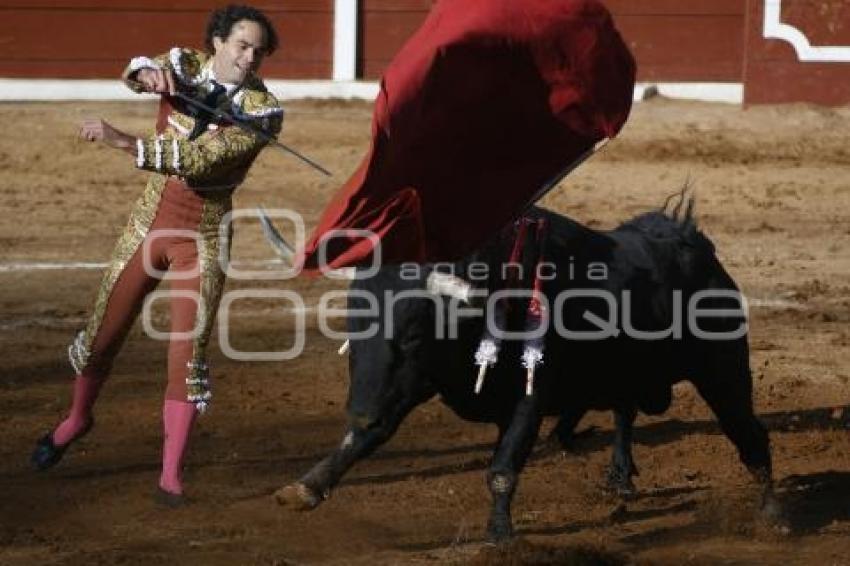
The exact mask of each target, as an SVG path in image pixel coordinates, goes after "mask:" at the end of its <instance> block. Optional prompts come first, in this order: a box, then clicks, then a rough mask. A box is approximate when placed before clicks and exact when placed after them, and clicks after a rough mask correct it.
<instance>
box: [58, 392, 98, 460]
mask: <svg viewBox="0 0 850 566" xmlns="http://www.w3.org/2000/svg"><path fill="white" fill-rule="evenodd" d="M101 385H103V380H102V379H96V378H93V377H88V376H85V375H78V376H77V377H75V378H74V398H73V400H72V401H71V412H70V414H69V415H68V418H66V419H65V420H64V421H62V422H61V423H59V426H58V427H56V430H54V431H53V443H54V444H56V445H57V446H64V445H66V444H68V443H69V442H71V441H72V440H74V438H75V437H76V436H77V435H78V434H80V433H81V432H82V431H83V429H84V428H85V426H86V424H87V423H88V422H89V419H91V410H92V407H93V406H94V402H95V400H96V399H97V394H98V393H99V392H100V386H101Z"/></svg>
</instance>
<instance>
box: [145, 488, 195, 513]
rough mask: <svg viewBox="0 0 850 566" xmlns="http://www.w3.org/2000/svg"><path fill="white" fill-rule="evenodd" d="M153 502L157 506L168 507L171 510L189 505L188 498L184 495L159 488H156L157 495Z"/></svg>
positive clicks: (154, 495) (155, 494) (154, 496)
mask: <svg viewBox="0 0 850 566" xmlns="http://www.w3.org/2000/svg"><path fill="white" fill-rule="evenodd" d="M153 500H154V502H155V503H156V504H157V505H161V506H163V507H168V508H170V509H177V508H178V507H183V506H185V505H187V504H188V503H189V502H188V501H187V500H186V496H185V495H183V494H182V493H171V492H170V491H166V490H164V489H162V488H161V487H159V486H157V488H156V493H154V494H153Z"/></svg>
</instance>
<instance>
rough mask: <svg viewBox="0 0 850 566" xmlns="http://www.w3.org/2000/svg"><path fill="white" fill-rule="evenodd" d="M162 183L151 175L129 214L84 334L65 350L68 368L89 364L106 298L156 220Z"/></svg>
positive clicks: (80, 367)
mask: <svg viewBox="0 0 850 566" xmlns="http://www.w3.org/2000/svg"><path fill="white" fill-rule="evenodd" d="M165 181H166V179H165V177H162V176H160V175H151V177H150V179H148V184H147V185H146V186H145V190H144V192H143V193H142V196H141V197H140V198H139V200H138V201H136V205H135V206H134V207H133V211H132V212H131V213H130V219H129V220H128V221H127V226H126V227H125V228H124V232H122V233H121V236H120V237H119V238H118V242H117V243H116V244H115V248H114V249H113V251H112V257H111V259H110V261H109V267H107V268H106V272H105V273H104V274H103V279H102V280H101V282H100V289H99V290H98V293H97V298H96V299H95V302H94V309H93V311H92V314H91V316H90V317H89V321H88V324H87V325H86V328H85V330H83V331H82V332H81V333H80V334H78V335H77V336H76V338H75V340H74V342H73V343H72V345H71V347H70V348H69V350H68V356H69V358H70V360H71V365H72V366H73V367H74V370H75V371H77V372H78V373H79V372H80V371H81V370H82V369H83V368H84V367H85V366H86V365H88V364H89V361H90V357H91V347H92V344H93V342H94V338H95V336H96V335H97V331H98V329H99V328H100V323H101V322H102V321H103V315H104V313H105V312H106V305H107V303H108V302H109V297H110V296H111V295H112V289H113V288H114V287H115V283H116V281H118V277H119V276H120V275H121V273H122V272H123V271H124V268H125V267H127V263H128V262H129V261H130V258H132V257H133V254H134V253H136V250H137V249H138V248H139V246H140V245H141V243H142V241H143V240H144V239H145V236H146V235H147V233H148V230H149V229H150V227H151V224H153V220H154V216H156V211H157V208H158V207H159V201H160V198H161V197H162V191H163V189H164V188H165Z"/></svg>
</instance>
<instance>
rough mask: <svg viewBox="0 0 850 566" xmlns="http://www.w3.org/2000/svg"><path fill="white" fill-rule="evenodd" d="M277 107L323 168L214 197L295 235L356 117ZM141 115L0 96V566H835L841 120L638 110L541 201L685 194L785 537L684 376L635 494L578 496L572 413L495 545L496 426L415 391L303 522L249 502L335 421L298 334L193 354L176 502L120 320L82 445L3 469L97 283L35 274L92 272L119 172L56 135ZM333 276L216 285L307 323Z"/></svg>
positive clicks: (849, 306) (133, 342)
mask: <svg viewBox="0 0 850 566" xmlns="http://www.w3.org/2000/svg"><path fill="white" fill-rule="evenodd" d="M288 112H289V113H288V118H287V122H286V124H285V131H284V135H283V136H282V140H283V141H285V142H287V143H290V144H292V145H294V146H296V147H298V148H299V149H300V150H301V151H303V152H305V153H306V154H308V155H310V156H312V157H314V158H316V159H317V160H318V161H320V162H322V163H323V164H324V165H326V166H327V167H329V168H330V169H332V170H333V171H335V172H336V175H335V177H334V178H333V179H324V178H323V177H321V176H320V175H317V174H315V173H314V172H312V171H311V170H309V169H307V168H305V167H303V166H302V165H301V164H299V163H298V162H296V161H294V160H293V159H291V158H289V157H287V156H285V155H283V154H279V153H277V152H274V151H271V150H267V151H266V152H264V153H263V155H261V157H260V159H259V162H258V163H257V166H256V167H255V168H254V170H253V171H252V173H251V175H250V177H249V179H248V181H247V182H246V183H245V185H244V186H243V187H242V189H241V190H240V191H239V193H238V195H237V199H236V202H237V205H238V206H244V207H253V206H255V205H257V204H260V203H262V204H264V205H265V206H266V207H286V208H290V209H293V210H296V211H298V212H300V213H301V214H303V216H304V218H305V221H306V223H307V226H308V228H309V227H311V226H312V225H313V224H314V223H315V222H316V219H317V216H318V214H319V213H320V211H321V209H322V207H323V205H324V203H326V202H327V200H328V199H329V197H330V195H331V194H332V193H333V191H334V190H335V189H336V187H337V186H338V185H339V184H341V183H342V181H344V179H345V178H346V177H347V175H348V174H349V173H350V172H351V171H352V170H353V168H354V167H355V165H356V164H357V163H358V161H359V159H360V156H361V155H362V154H363V153H364V151H365V149H366V146H367V144H368V141H369V122H370V112H371V109H370V106H369V105H367V104H359V103H350V104H343V103H332V102H327V103H319V102H299V103H292V104H290V105H289V106H288ZM154 113H155V107H154V106H153V105H151V104H148V103H137V104H123V103H109V104H94V103H91V104H83V103H79V104H76V103H75V104H56V105H46V104H4V105H2V106H0V119H2V122H3V123H5V124H7V126H9V127H8V128H7V131H6V135H4V136H3V137H2V138H0V171H2V173H3V176H2V184H0V192H2V200H1V201H0V211H2V213H3V219H4V220H3V222H2V224H0V303H2V310H0V349H1V350H0V352H2V355H0V438H2V441H0V563H2V564H27V565H29V564H115V563H122V564H157V563H166V562H168V563H171V562H173V561H174V560H175V559H176V558H178V557H179V558H181V559H183V560H188V561H189V563H195V564H296V563H298V564H300V563H310V564H316V563H321V564H375V563H380V564H397V563H401V564H407V563H416V564H425V563H427V564H443V563H458V564H521V563H534V564H559V563H564V561H565V560H567V559H568V558H571V557H572V558H582V557H584V558H585V559H586V561H585V562H576V563H588V564H593V563H600V561H601V562H602V563H605V561H606V560H607V563H615V564H616V563H622V562H629V563H640V564H681V563H691V564H720V563H723V564H800V565H803V564H806V565H809V564H850V363H849V361H848V355H847V352H848V344H850V325H848V322H850V253H848V249H850V174H848V173H850V143H849V142H850V136H848V132H850V108H844V109H836V110H829V109H823V108H817V107H811V106H787V107H760V108H751V109H747V110H743V109H740V108H738V107H735V106H725V105H712V104H702V103H684V102H674V101H669V100H662V99H655V100H652V101H649V102H646V103H643V104H640V105H638V106H637V107H636V109H635V111H634V114H633V117H632V119H631V121H630V122H629V124H628V126H627V127H626V129H625V130H624V131H623V133H622V135H621V137H620V138H619V139H618V140H617V141H615V142H614V143H612V144H611V145H610V146H609V147H608V148H607V149H606V151H605V153H604V154H603V155H600V156H598V157H596V158H594V160H593V161H592V162H590V163H588V164H586V165H585V166H584V167H582V168H581V169H580V170H578V171H577V172H575V173H574V174H573V175H572V176H571V177H570V178H569V180H568V181H566V182H564V183H563V184H562V186H561V187H559V188H558V189H557V190H556V191H555V192H554V193H553V194H552V195H551V196H549V197H548V198H547V199H546V201H545V204H546V205H548V206H550V207H552V208H554V209H555V210H557V211H559V212H563V213H566V214H569V215H571V216H573V217H575V218H577V219H578V220H581V221H583V222H586V223H589V224H590V225H592V226H595V227H612V226H614V225H616V224H617V223H619V222H620V221H623V220H625V219H627V218H629V217H630V216H632V215H634V214H636V213H639V212H642V211H645V210H647V209H649V208H652V207H656V206H658V205H659V204H660V203H661V202H662V201H663V200H664V198H665V197H666V196H668V195H669V194H671V193H673V192H675V191H677V190H678V189H679V188H680V187H681V186H682V185H683V184H684V183H685V182H686V181H688V180H689V181H690V182H691V183H692V184H693V185H694V187H695V189H696V194H697V197H698V208H697V212H698V217H699V220H700V222H701V225H702V228H703V229H704V231H705V232H706V233H707V234H708V235H709V236H710V237H711V238H712V239H713V240H714V241H715V243H716V244H717V247H718V251H719V255H720V257H721V258H722V260H723V261H724V262H725V265H726V266H727V268H728V269H729V270H730V272H731V273H732V275H733V276H734V277H735V278H736V279H737V281H738V282H739V283H740V285H741V286H742V287H743V289H744V290H745V292H746V293H747V295H748V296H749V298H750V300H751V345H752V360H751V362H752V367H753V370H754V377H755V386H756V406H757V411H758V413H759V414H760V415H761V417H762V418H763V420H764V421H765V423H766V424H767V425H768V427H769V429H770V433H771V439H772V446H773V457H774V465H775V474H776V479H777V482H778V487H779V493H780V497H781V499H782V501H783V503H784V504H785V507H786V510H787V513H788V518H789V521H790V525H791V529H790V533H785V534H783V533H780V532H776V531H774V530H771V529H768V528H765V527H764V526H763V525H761V523H760V522H759V521H757V520H756V519H755V515H754V513H755V511H754V501H755V499H754V494H753V492H752V490H751V488H750V487H749V486H750V482H749V477H748V475H747V474H746V472H745V471H744V470H743V468H742V466H741V465H740V464H739V462H738V460H737V456H736V454H735V452H734V450H733V448H732V446H731V444H730V443H729V442H728V441H727V440H726V439H725V437H723V436H722V435H721V434H720V432H719V429H718V428H717V426H716V424H715V422H714V420H713V418H712V416H711V415H710V413H709V412H708V410H707V408H706V406H705V404H704V403H703V402H702V401H701V400H700V399H699V398H698V397H697V396H696V394H695V392H694V390H693V388H692V387H691V386H689V385H687V384H683V385H680V386H677V387H676V390H675V399H674V404H673V407H672V408H671V410H670V411H669V412H668V413H667V414H666V415H664V416H663V417H661V418H647V417H639V419H638V428H637V430H636V433H635V437H636V448H635V456H636V459H637V465H638V467H639V469H640V471H641V475H640V476H639V477H638V478H637V480H636V481H637V485H638V487H639V489H640V496H639V497H638V498H637V499H635V500H634V501H630V502H628V503H627V504H626V505H625V507H623V506H621V505H619V503H618V501H616V500H614V499H612V498H610V497H609V496H606V495H604V494H603V493H602V492H601V491H600V489H599V485H600V483H601V481H602V474H603V469H604V466H605V464H606V463H607V460H608V457H609V453H610V441H611V418H610V415H608V414H593V415H590V416H588V417H587V419H586V420H585V421H584V422H583V423H582V424H581V425H580V428H584V427H587V426H588V425H597V426H598V427H599V429H598V431H597V432H596V433H595V434H593V435H591V436H589V437H588V438H587V439H586V440H584V441H582V442H581V443H580V445H579V447H578V450H577V452H576V453H574V454H569V455H566V456H565V455H562V454H560V453H559V452H558V451H556V450H546V449H544V448H541V449H540V450H539V451H538V453H537V455H536V456H535V457H534V459H533V461H532V462H531V463H530V464H529V466H528V468H527V469H526V471H525V473H524V475H523V476H522V481H521V483H520V488H519V491H518V493H517V497H516V499H515V504H514V519H515V523H516V526H517V528H518V531H519V535H520V536H521V537H522V541H521V542H519V543H516V544H514V545H512V546H510V547H508V548H506V549H494V548H492V547H487V546H485V545H483V544H482V538H483V528H484V523H485V521H486V516H487V510H488V507H489V501H490V497H489V494H488V492H487V490H486V487H485V484H484V470H485V468H486V466H487V463H488V458H489V455H490V449H491V444H492V442H493V441H494V439H495V429H494V427H489V426H484V425H474V424H469V423H465V422H462V421H461V420H460V419H458V418H457V417H456V416H454V415H453V414H452V413H450V412H449V411H448V410H447V409H446V408H444V407H443V406H442V405H441V404H440V403H439V402H437V401H434V402H431V403H429V404H427V405H425V406H423V407H421V408H420V409H419V410H417V411H416V412H415V413H414V414H413V415H412V417H411V418H410V419H409V420H408V421H407V422H406V423H405V424H404V425H403V426H402V428H401V430H400V431H399V433H398V435H397V436H396V437H395V438H394V439H393V440H392V441H391V442H390V443H389V444H388V445H387V446H385V447H384V448H383V449H382V450H380V451H379V452H378V453H377V454H376V455H375V456H374V457H373V458H371V459H369V460H367V461H365V462H363V463H361V464H360V465H358V466H356V467H355V468H354V469H353V470H352V472H351V473H350V474H349V475H348V476H347V478H346V480H345V481H344V483H343V484H342V485H341V486H340V488H339V489H338V490H337V491H335V492H334V493H333V495H332V497H331V498H330V499H329V500H328V501H327V502H326V503H325V504H324V505H322V506H321V507H320V508H318V509H317V510H315V511H313V512H311V513H295V512H292V511H287V510H282V509H280V508H278V507H277V506H276V505H275V504H274V502H273V501H272V499H271V497H270V494H271V493H272V492H273V491H274V490H275V489H276V488H278V487H280V486H282V485H283V484H285V483H287V482H289V481H292V480H293V479H296V478H297V477H298V476H299V475H300V474H302V473H303V472H305V471H306V470H307V469H308V468H309V467H310V466H311V465H312V464H313V463H315V462H316V461H318V459H320V458H321V457H322V456H323V455H325V454H326V453H327V452H328V451H329V450H330V449H331V448H332V447H333V446H334V445H335V444H336V443H337V442H338V441H339V440H340V437H341V433H342V430H343V424H344V414H343V408H344V403H345V397H346V387H347V377H346V360H345V359H344V358H342V357H340V356H338V355H337V354H336V349H337V347H338V345H339V343H338V342H335V341H332V340H329V339H325V338H323V337H321V336H320V334H319V333H318V331H317V330H316V324H315V320H314V317H312V316H308V319H307V326H308V329H309V333H308V336H307V342H306V346H305V352H304V354H303V355H301V356H300V357H298V358H297V359H294V360H292V361H288V362H243V361H236V360H230V359H227V358H226V357H225V356H224V355H223V354H222V353H221V350H220V348H219V346H218V344H219V342H218V339H215V344H214V345H213V347H212V348H211V351H212V355H211V357H212V360H211V361H212V366H213V368H214V376H215V400H214V405H213V408H212V410H211V412H210V413H209V414H208V415H207V416H205V417H203V418H202V419H200V425H199V427H198V428H197V430H196V435H195V438H194V444H193V447H192V451H191V454H190V456H189V461H188V470H187V485H188V490H189V493H190V495H191V496H192V498H193V504H192V505H190V506H188V507H186V508H184V509H180V510H176V511H172V510H164V509H161V508H158V507H156V506H155V505H154V504H153V502H152V494H153V491H154V487H155V485H156V481H157V477H158V471H159V469H158V466H159V451H160V441H161V425H160V418H159V412H160V401H161V396H162V392H163V389H164V375H163V374H164V357H165V347H164V344H162V343H160V342H157V341H154V340H152V339H150V338H148V337H146V336H144V335H143V333H142V331H141V328H140V327H137V328H136V329H135V330H134V332H133V334H132V335H131V337H130V340H129V341H128V343H127V345H126V347H125V349H124V351H123V353H122V355H121V356H120V358H119V360H118V363H117V364H116V368H115V372H114V375H113V377H112V379H111V382H110V383H109V384H108V385H107V387H105V389H104V393H103V395H102V398H101V400H100V402H99V404H98V406H97V413H96V414H97V427H96V428H95V429H94V430H93V431H92V433H91V434H90V435H89V436H88V437H87V438H85V439H84V440H82V441H81V442H79V444H78V445H76V446H75V447H74V449H72V450H71V451H70V452H69V453H68V454H67V455H66V458H65V460H64V461H63V462H62V463H61V465H60V466H58V467H57V468H56V469H54V470H51V471H50V472H47V473H41V474H39V473H35V472H33V471H32V470H31V469H30V468H29V465H28V458H29V454H30V452H31V449H32V447H33V443H34V441H35V440H36V438H37V437H39V436H40V435H41V434H43V433H44V432H45V431H46V430H47V429H48V427H50V426H52V425H53V424H55V423H56V422H57V421H58V420H59V419H60V418H61V417H62V416H63V414H64V411H65V410H66V407H67V405H68V398H69V394H70V384H71V381H70V377H71V370H70V368H69V366H68V364H67V362H66V358H65V348H66V346H67V344H68V342H69V340H70V339H71V337H72V335H73V333H74V331H75V329H77V328H78V327H80V326H81V325H82V324H83V323H84V320H85V315H86V313H87V312H88V310H89V308H90V307H91V302H92V300H93V296H94V292H95V289H96V285H97V282H98V280H99V278H100V272H99V270H97V269H84V268H63V269H36V267H38V265H36V264H53V267H55V263H56V262H69V261H77V262H103V261H106V259H107V258H108V256H109V253H110V250H111V247H112V244H113V242H114V239H115V237H116V235H117V234H118V231H119V230H120V229H121V228H122V226H123V224H124V222H125V219H126V215H127V213H128V211H129V208H130V206H131V204H132V202H133V201H134V200H135V198H136V195H137V194H138V193H139V191H140V190H141V188H142V185H143V182H144V174H143V173H140V172H138V171H136V170H135V169H134V167H133V166H132V160H131V158H129V157H128V156H127V155H124V154H122V153H120V152H117V151H114V150H109V149H107V148H102V147H95V146H92V145H89V144H85V143H83V142H79V141H76V140H75V137H74V135H75V131H76V128H77V124H78V123H79V121H80V120H81V119H82V118H83V117H86V116H103V117H105V118H106V119H108V120H111V121H114V123H115V124H116V125H118V126H119V127H121V128H125V129H128V130H130V131H144V130H145V129H146V128H147V126H148V125H150V124H152V122H153V116H154ZM238 230H239V233H238V235H237V241H236V245H235V253H234V256H235V259H237V260H244V261H259V260H266V259H270V258H271V257H272V254H271V252H270V251H269V250H268V248H267V247H266V244H265V243H264V241H263V239H262V236H261V233H260V230H259V228H258V224H257V223H256V222H253V221H244V222H242V223H241V224H240V226H239V227H238ZM48 267H49V265H48ZM338 286H339V283H338V282H329V281H323V280H319V281H307V280H301V279H297V280H290V281H283V282H257V281H231V282H230V283H229V286H228V289H231V290H233V289H289V290H294V291H297V292H299V293H300V294H301V296H303V297H304V302H305V303H306V305H307V306H310V305H315V304H316V303H317V301H318V298H319V296H320V294H321V293H322V292H324V291H326V290H329V289H332V288H335V287H338ZM282 306H285V305H283V304H282V303H281V302H280V301H274V300H246V301H244V302H243V303H242V304H241V305H240V303H235V304H234V308H233V311H232V312H233V314H232V317H231V324H230V332H229V335H228V336H229V339H230V342H231V344H232V346H233V347H234V348H237V349H240V350H246V351H258V350H284V349H287V348H289V347H290V346H291V345H292V336H293V332H292V329H293V327H294V324H293V316H294V315H293V314H292V312H291V311H284V310H283V309H282V308H281V307H282ZM155 313H157V314H156V316H155V317H154V320H155V322H157V324H160V325H162V326H161V328H166V327H167V320H166V318H165V315H164V314H162V309H158V310H155ZM579 377H580V376H577V378H579ZM549 426H551V424H550V423H547V428H548V427H549ZM545 432H546V430H544V434H545Z"/></svg>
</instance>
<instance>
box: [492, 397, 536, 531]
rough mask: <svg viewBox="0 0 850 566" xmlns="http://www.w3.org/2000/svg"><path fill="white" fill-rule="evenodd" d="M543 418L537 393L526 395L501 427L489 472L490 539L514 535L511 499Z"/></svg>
mask: <svg viewBox="0 0 850 566" xmlns="http://www.w3.org/2000/svg"><path fill="white" fill-rule="evenodd" d="M541 421H542V417H541V415H540V409H539V406H538V400H537V393H534V394H533V395H530V396H527V397H523V398H522V399H521V400H520V401H519V403H517V406H516V408H515V409H514V412H513V415H512V416H511V417H510V419H508V420H507V421H506V426H503V427H500V428H502V429H503V430H504V433H503V434H501V435H500V439H499V444H498V446H497V447H496V453H495V454H494V456H493V462H492V464H491V465H490V470H489V471H488V473H487V486H488V487H489V489H490V494H491V495H492V496H493V507H492V509H491V511H490V519H489V521H488V522H487V538H488V540H490V541H492V542H499V541H503V540H506V539H508V538H510V537H511V535H512V534H513V524H512V521H511V500H512V499H513V495H514V491H515V490H516V486H517V480H518V478H519V473H520V472H521V471H522V468H523V467H524V466H525V462H526V461H527V459H528V455H529V454H530V453H531V449H532V447H533V446H534V441H535V440H536V439H537V433H538V432H539V431H540V423H541Z"/></svg>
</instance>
